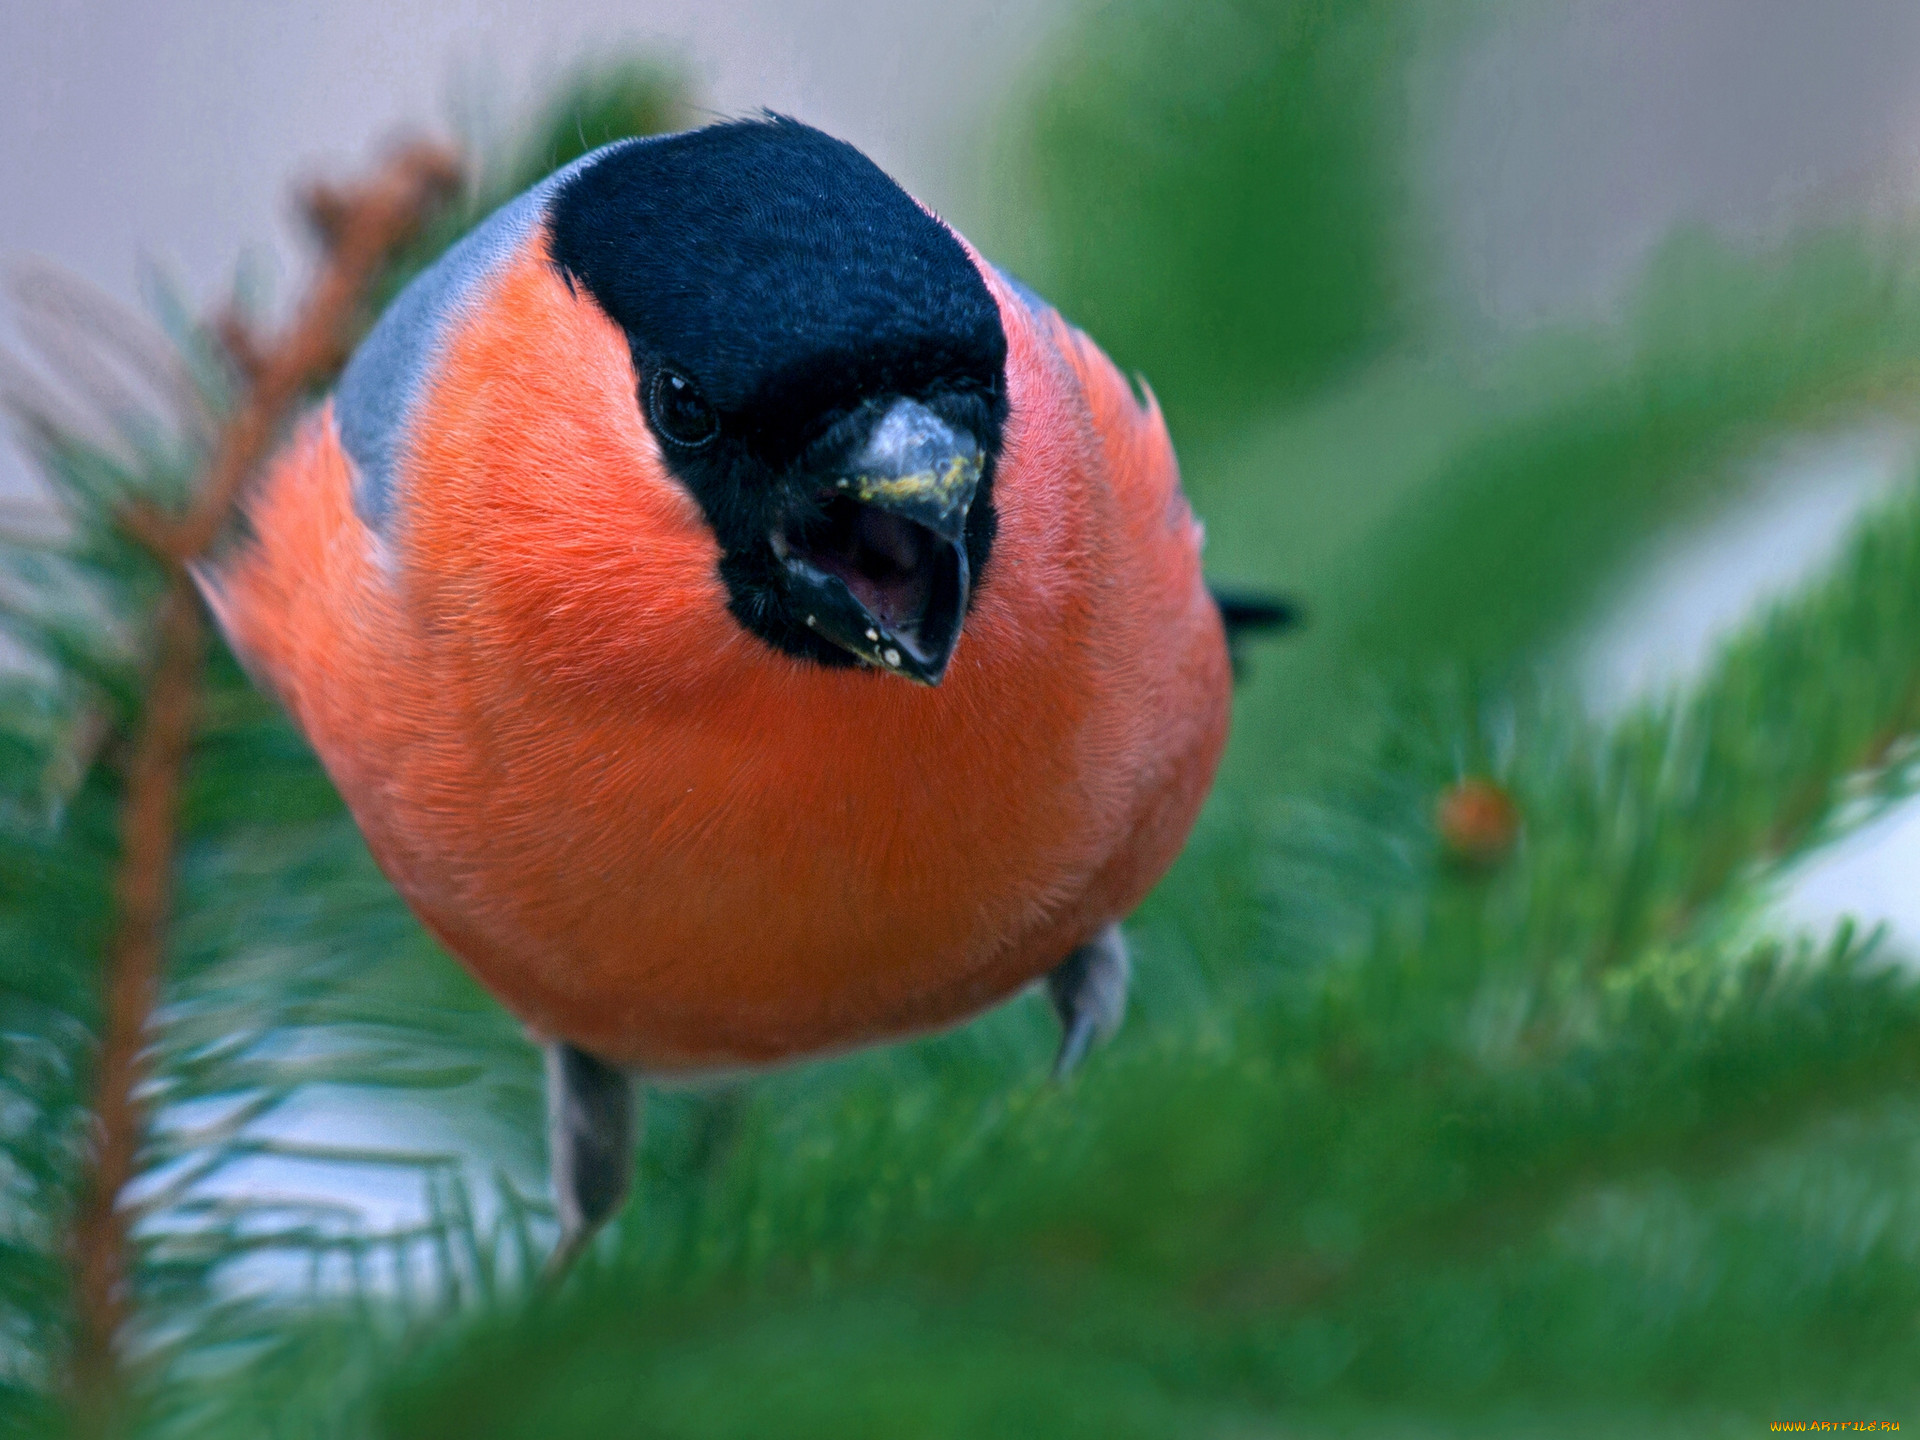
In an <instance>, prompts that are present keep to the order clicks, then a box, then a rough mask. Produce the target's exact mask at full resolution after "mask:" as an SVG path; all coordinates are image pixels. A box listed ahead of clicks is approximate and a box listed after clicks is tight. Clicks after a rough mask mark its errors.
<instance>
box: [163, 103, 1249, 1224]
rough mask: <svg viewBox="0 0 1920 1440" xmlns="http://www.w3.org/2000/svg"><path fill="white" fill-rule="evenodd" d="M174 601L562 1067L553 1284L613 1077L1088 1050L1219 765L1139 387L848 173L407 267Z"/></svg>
mask: <svg viewBox="0 0 1920 1440" xmlns="http://www.w3.org/2000/svg"><path fill="white" fill-rule="evenodd" d="M245 519H246V524H245V525H244V527H242V531H243V533H242V534H241V535H240V536H239V537H238V538H236V540H235V541H234V542H233V543H232V544H231V545H230V546H229V547H228V548H227V549H226V550H225V551H223V552H222V553H221V554H220V555H219V556H218V557H216V559H215V560H214V561H213V562H212V563H210V564H209V565H207V566H205V567H204V568H203V569H202V570H201V571H200V572H199V575H198V578H199V581H200V584H201V587H202V590H203V592H204V594H205V596H206V598H207V601H208V603H209V605H210V607H211V609H212V611H213V613H214V615H215V616H216V618H217V620H218V622H219V624H220V626H221V627H222V629H223V630H224V632H225V634H226V636H227V637H228V639H229V641H230V643H231V645H232V647H233V649H234V651H235V653H236V654H237V655H238V656H239V657H240V658H241V660H242V661H243V662H244V663H245V664H246V665H247V666H248V668H249V669H250V671H251V672H252V673H253V674H254V675H255V676H256V677H257V679H258V680H259V681H260V683H262V684H263V685H264V686H266V687H267V688H269V689H270V690H271V691H272V692H273V693H274V694H275V695H276V696H278V698H279V699H280V701H281V702H282V703H283V704H284V705H285V707H286V709H287V710H288V711H289V712H290V713H291V715H292V716H293V717H294V719H295V721H296V722H297V724H298V725H299V727H300V728H301V730H302V731H303V732H304V733H305V735H306V736H307V738H308V740H309V741H310V742H311V744H312V746H313V748H314V749H315V751H316V752H318V754H319V756H320V759H321V761H322V762H323V763H324V765H325V767H326V769H327V772H328V774H329V775H330V776H331V778H332V780H333V782H334V783H335V784H336V785H337V786H338V788H339V790H340V793H341V794H342V796H344V797H345V800H346V803H347V805H348V806H349V808H350V809H351V810H352V813H353V815H354V818H355V820H356V821H357V822H358V824H359V826H360V828H361V830H362V832H363V833H364V834H365V837H366V840H367V843H368V845H369V846H370V847H371V850H372V853H373V855H374V857H375V859H376V860H377V861H378V863H379V865H380V867H381V868H382V870H384V871H385V873H386V874H387V876H388V877H389V878H390V879H391V880H392V882H393V884H394V885H395V886H396V887H397V888H398V890H399V892H400V894H401V895H402V896H403V897H404V898H405V899H406V902H407V904H408V905H409V906H410V907H411V908H412V909H413V911H414V913H415V914H416V915H417V916H418V917H419V918H420V920H421V922H422V923H423V924H424V925H425V926H426V928H427V929H428V930H429V931H431V932H432V934H433V935H434V936H435V937H436V938H437V939H438V940H439V942H440V943H441V944H442V945H443V946H444V947H445V948H446V949H447V950H448V951H449V952H451V953H452V954H453V955H454V956H456V957H458V958H459V960H460V961H462V962H463V963H464V964H465V965H466V966H467V967H468V968H469V969H471V970H472V972H473V973H474V974H475V975H476V976H477V977H478V978H479V979H480V981H481V982H482V983H483V984H484V985H485V986H486V987H487V988H488V989H489V990H490V991H492V993H493V994H494V995H496V996H497V997H498V998H499V999H500V1001H501V1002H502V1003H504V1004H505V1005H506V1006H507V1007H508V1008H509V1009H510V1010H512V1011H513V1012H514V1013H515V1014H516V1015H518V1016H519V1017H520V1018H521V1019H522V1020H523V1021H524V1022H525V1023H526V1025H527V1026H528V1027H529V1029H530V1030H531V1031H532V1032H533V1033H534V1034H535V1035H536V1036H537V1037H538V1038H539V1039H540V1040H541V1041H542V1043H543V1044H544V1046H545V1051H546V1064H547V1084H548V1093H549V1140H550V1152H551V1164H552V1167H553V1183H554V1193H555V1204H556V1209H557V1212H558V1214H559V1216H560V1220H561V1227H562V1239H561V1242H560V1246H559V1248H558V1251H557V1253H559V1254H570V1253H572V1251H573V1250H574V1249H575V1248H577V1246H578V1245H579V1244H580V1243H581V1242H582V1240H583V1239H584V1238H585V1237H587V1236H588V1235H590V1234H591V1233H592V1232H593V1230H594V1229H595V1228H596V1227H597V1226H598V1225H599V1224H600V1222H601V1221H603V1220H604V1219H605V1218H606V1217H607V1216H608V1215H609V1214H610V1213H611V1212H612V1211H613V1210H614V1209H615V1208H617V1206H618V1205H619V1203H620V1202H621V1200H622V1198H623V1197H624V1195H625V1192H626V1187H627V1183H628V1177H629V1175H630V1172H631V1170H632V1147H633V1144H634V1132H635V1101H634V1096H633V1082H632V1078H631V1077H632V1076H633V1075H634V1074H635V1073H636V1072H637V1073H641V1074H649V1075H654V1076H669V1075H674V1074H687V1073H697V1072H701V1071H713V1070H722V1069H731V1068H737V1067H747V1066H763V1065H768V1064H772V1063H775V1062H779V1061H783V1060H788V1059H791V1058H795V1057H800V1056H807V1055H815V1054H820V1053H823V1052H831V1051H839V1050H845V1049H848V1048H849V1047H854V1046H860V1045H865V1044H870V1043H873V1042H877V1041H884V1040H889V1039H895V1038H898V1037H903V1036H910V1035H915V1034H920V1033H923V1032H927V1031H931V1030H935V1029H938V1028H940V1027H942V1026H948V1025H952V1024H954V1023H956V1022H958V1021H960V1020H962V1019H964V1018H966V1017H968V1016H971V1015H974V1014H976V1013H977V1012H979V1011H981V1010H982V1009H984V1008H985V1007H988V1006H990V1005H993V1004H994V1003H996V1002H997V1001H1000V1000H1002V999H1003V998H1005V997H1008V996H1010V995H1013V994H1014V993H1015V992H1017V991H1020V990H1021V989H1023V988H1024V987H1027V986H1029V985H1030V984H1032V983H1034V982H1035V981H1040V980H1044V983H1045V986H1046V989H1047V992H1048V994H1049V996H1050V998H1051V1000H1052V1003H1053V1005H1054V1007H1055V1009H1056V1010H1057V1012H1058V1014H1059V1016H1060V1019H1061V1022H1062V1027H1063V1039H1062V1043H1061V1048H1060V1053H1059V1060H1058V1067H1057V1068H1058V1069H1059V1070H1060V1071H1062V1072H1064V1071H1066V1070H1068V1069H1071V1068H1072V1067H1073V1065H1074V1064H1075V1063H1076V1062H1078V1061H1079V1059H1080V1058H1081V1056H1082V1055H1083V1053H1084V1052H1085V1051H1086V1049H1087V1048H1088V1046H1089V1044H1090V1043H1092V1042H1093V1041H1095V1040H1096V1039H1099V1038H1101V1037H1103V1036H1104V1035H1105V1034H1106V1033H1107V1032H1109V1031H1111V1030H1112V1028H1113V1027H1114V1026H1115V1025H1116V1024H1117V1023H1118V1021H1119V1019H1120V1016H1121V1012H1122V1009H1123V1007H1124V1004H1125V1000H1126V990H1127V980H1128V961H1127V950H1126V946H1125V944H1124V942H1123V940H1122V937H1121V932H1120V929H1119V925H1120V921H1121V920H1122V919H1123V917H1125V916H1126V915H1127V914H1128V913H1129V912H1130V911H1131V910H1132V909H1133V908H1134V906H1135V905H1136V904H1137V903H1138V902H1139V901H1140V899H1141V898H1142V896H1144V895H1145V894H1146V892H1147V891H1148V889H1149V888H1150V887H1151V886H1153V885H1154V884H1155V883H1156V882H1157V881H1158V880H1159V879H1160V877H1161V876H1162V874H1163V873H1164V872H1165V871H1166V870H1167V868H1168V866H1169V865H1170V864H1171V863H1172V862H1173V859H1174V857H1175V855H1176V854H1177V853H1178V851H1179V850H1180V848H1181V846H1182V845H1183V843H1184V842H1185V839H1186V836H1187V833H1188V831H1189V829H1190V828H1191V826H1192V825H1193V823H1194V818H1195V815H1196V813H1197V812H1198V810H1199V808H1200V805H1201V802H1202V800H1203V799H1204V798H1205V796H1206V793H1207V790H1208V787H1209V785H1210V783H1211V781H1212V778H1213V774H1214V770H1215V766H1216V764H1217V763H1218V761H1219V758H1220V753H1221V748H1222V746H1223V745H1224V744H1225V741H1226V735H1227V718H1228V707H1229V692H1230V689H1231V667H1230V663H1229V653H1228V644H1227V640H1228V636H1227V629H1228V626H1227V623H1226V621H1227V619H1229V618H1231V619H1233V620H1234V621H1235V622H1236V628H1238V627H1257V626H1259V625H1262V624H1272V623H1275V622H1277V621H1279V620H1281V619H1283V618H1284V617H1285V612H1284V609H1283V608H1282V607H1279V606H1275V605H1269V604H1267V603H1265V602H1262V601H1260V600H1258V599H1257V598H1249V597H1243V598H1241V599H1239V600H1236V601H1234V602H1232V603H1231V604H1230V605H1227V606H1226V607H1224V610H1225V613H1224V614H1223V606H1222V604H1221V603H1220V602H1218V601H1216V599H1215V598H1214V597H1213V595H1212V594H1211V593H1210V592H1209V590H1208V588H1207V586H1206V583H1205V582H1204V580H1203V579H1202V576H1201V569H1200V547H1201V529H1200V526H1199V525H1198V523H1196V521H1195V519H1194V517H1193V514H1192V512H1191V510H1190V509H1189V507H1188V504H1187V500H1186V498H1185V496H1184V495H1183V494H1182V492H1181V488H1180V480H1179V473H1178V469H1177V467H1176V464H1175V460H1174V453H1173V448H1172V445H1171V443H1170V441H1169V439H1168V435H1167V430H1166V427H1165V425H1164V423H1163V421H1162V419H1161V415H1160V411H1159V409H1158V408H1157V406H1156V405H1155V404H1154V402H1153V400H1152V398H1151V396H1150V395H1142V394H1137V393H1136V392H1135V390H1134V389H1133V387H1132V386H1130V385H1129V383H1128V381H1127V380H1126V379H1125V378H1124V377H1123V376H1122V375H1121V374H1120V372H1119V371H1118V370H1116V369H1115V367H1114V366H1113V364H1112V363H1111V362H1110V361H1109V360H1108V359H1107V357H1106V356H1105V355H1104V354H1102V353H1101V351H1100V350H1099V349H1098V348H1097V347H1096V346H1095V345H1094V343H1093V342H1092V341H1091V340H1089V339H1088V338H1087V337H1086V336H1085V335H1083V334H1081V333H1080V332H1079V331H1078V330H1076V329H1074V328H1073V327H1072V326H1071V325H1069V324H1068V323H1066V322H1065V321H1064V320H1063V319H1062V318H1061V317H1060V315H1059V314H1057V313H1056V312H1055V311H1054V310H1053V309H1052V308H1050V307H1049V306H1048V305H1047V304H1046V303H1044V302H1043V301H1042V300H1040V299H1039V298H1038V297H1037V296H1035V295H1034V294H1033V293H1032V292H1030V291H1029V290H1027V289H1025V288H1024V287H1023V286H1021V285H1020V284H1018V283H1017V282H1015V281H1014V280H1012V279H1011V278H1009V277H1008V276H1007V275H1005V274H1003V273H1002V272H1000V271H999V270H997V269H996V268H995V267H994V266H992V265H991V264H989V263H988V262H987V261H985V260H983V259H982V258H981V256H980V255H979V254H978V253H977V252H976V251H975V250H974V249H973V247H972V246H971V245H969V244H968V243H967V241H966V240H964V239H963V238H962V237H961V236H960V235H958V234H957V233H955V232H954V231H953V230H952V229H951V228H949V227H948V226H947V225H946V224H945V223H943V222H942V221H941V220H940V219H939V218H938V217H937V216H935V215H934V214H933V213H931V212H930V211H929V210H927V209H926V208H925V207H923V206H921V205H920V204H918V203H917V202H916V201H914V200H913V199H912V198H910V197H909V196H908V195H907V194H906V192H905V191H903V190H902V189H900V187H899V186H897V185H896V184H894V182H893V181H892V180H890V179H889V178H888V177H887V176H886V175H885V174H883V173H882V172H881V171H880V170H879V169H878V168H877V167H876V166H875V165H874V164H873V163H872V162H871V161H869V160H867V159H866V158H865V157H864V156H863V155H861V154H860V152H859V151H857V150H856V149H854V148H853V147H852V146H850V145H848V144H845V143H844V142H841V141H839V140H835V139H832V138H830V137H828V136H827V135H824V134H822V133H821V132H820V131H818V130H815V129H812V128H810V127H808V126H806V125H803V124H800V123H797V122H795V121H792V120H788V119H783V118H778V117H773V118H764V119H754V120H746V121H735V122H727V123H721V124H715V125H711V126H708V127H706V128H703V129H698V130H693V131H690V132H687V133H683V134H678V135H670V136H662V137H654V138H649V139H642V140H632V141H625V142H621V143H618V144H614V145H609V146H607V147H605V148H604V149H601V150H598V151H596V152H594V153H592V154H590V155H588V156H586V157H585V158H584V159H582V160H580V161H578V162H576V163H574V164H572V165H570V166H568V167H567V168H565V169H563V170H561V171H559V172H557V173H555V174H554V175H552V176H551V177H549V178H548V179H547V180H545V181H544V182H542V183H541V184H539V185H537V186H535V187H534V188H533V189H532V190H529V191H528V192H527V193H526V194H524V195H522V196H521V197H520V198H519V199H517V200H515V201H513V202H512V203H510V204H508V205H507V206H505V207H504V208H503V209H501V210H499V211H498V212H496V213H495V214H494V215H493V216H492V217H491V218H490V219H488V220H486V221H485V222H483V223H482V224H481V225H479V226H478V227H477V228H476V229H474V230H473V231H472V232H470V233H469V234H468V235H467V236H466V237H465V239H463V240H462V241H461V242H460V243H459V244H457V245H455V246H454V247H453V248H452V249H451V250H449V251H448V252H447V253H446V254H445V255H444V256H443V257H442V258H441V259H440V260H439V262H438V263H437V264H436V265H434V266H433V268H431V269H430V270H428V271H426V272H425V273H424V274H422V275H421V276H420V277H419V278H418V279H416V280H415V281H414V282H413V283H412V284H411V285H410V286H409V287H408V288H407V289H406V290H405V291H404V292H403V293H402V294H401V295H400V297H399V298H398V299H397V300H396V301H395V302H394V303H393V304H392V305H391V307H389V309H388V310H387V312H386V313H385V314H384V316H383V317H382V318H381V319H380V321H379V322H378V324H377V325H376V326H375V327H374V328H373V330H372V331H371V332H370V333H369V334H368V336H367V338H366V339H365V340H364V341H363V342H362V343H361V345H360V346H359V348H358V349H357V350H356V351H355V353H354V355H353V357H352V359H351V360H350V362H349V363H348V365H347V367H346V369H345V370H344V371H343V373H342V375H341V377H340V380H339V383H338V385H337V387H336V388H335V390H334V392H333V394H332V396H331V398H330V399H328V400H327V401H326V402H325V403H324V404H322V405H320V406H319V407H318V408H317V409H316V410H315V411H314V412H313V413H312V414H311V415H309V416H308V417H307V418H306V420H305V421H304V422H303V423H302V425H301V426H300V428H298V430H297V431H296V432H295V434H294V435H293V436H292V437H291V439H290V440H289V442H288V444H287V446H286V447H285V449H284V451H283V452H282V453H281V454H280V455H279V456H278V458H277V459H276V460H275V462H274V463H273V464H272V465H271V466H270V467H269V469H268V470H267V472H266V473H265V474H264V475H263V476H262V477H261V478H260V480H259V482H258V483H257V484H256V485H255V487H254V488H253V490H252V492H251V494H250V496H249V498H248V501H247V505H246V516H245Z"/></svg>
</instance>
